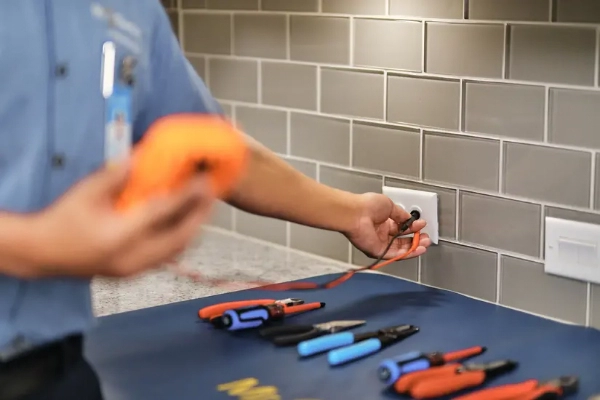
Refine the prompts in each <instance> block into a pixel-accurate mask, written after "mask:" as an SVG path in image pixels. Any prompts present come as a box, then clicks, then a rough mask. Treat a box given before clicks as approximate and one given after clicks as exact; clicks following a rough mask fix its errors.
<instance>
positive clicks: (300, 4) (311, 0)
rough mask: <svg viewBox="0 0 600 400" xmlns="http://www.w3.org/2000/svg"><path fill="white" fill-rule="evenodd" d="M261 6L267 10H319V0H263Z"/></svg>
mask: <svg viewBox="0 0 600 400" xmlns="http://www.w3.org/2000/svg"><path fill="white" fill-rule="evenodd" d="M261 8H262V9H263V10H265V11H296V12H316V11H319V0H262V2H261Z"/></svg>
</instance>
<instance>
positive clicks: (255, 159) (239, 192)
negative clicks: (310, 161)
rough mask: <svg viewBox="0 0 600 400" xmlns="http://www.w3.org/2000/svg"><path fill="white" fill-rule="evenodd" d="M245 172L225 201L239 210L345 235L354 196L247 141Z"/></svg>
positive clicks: (352, 213)
mask: <svg viewBox="0 0 600 400" xmlns="http://www.w3.org/2000/svg"><path fill="white" fill-rule="evenodd" d="M250 143H251V149H252V150H251V157H250V163H249V168H248V170H247V172H246V175H245V177H244V178H243V180H242V182H241V184H240V185H238V187H237V188H236V191H235V192H234V193H233V194H232V196H231V197H230V198H229V199H228V200H227V202H228V203H229V204H231V205H232V206H234V207H236V208H239V209H241V210H244V211H247V212H250V213H253V214H257V215H263V216H268V217H273V218H278V219H282V220H286V221H290V222H295V223H298V224H302V225H307V226H312V227H315V228H321V229H327V230H333V231H339V232H346V231H348V230H350V229H352V228H353V224H354V223H355V221H356V213H357V212H358V207H357V202H356V201H355V200H356V199H355V197H356V195H355V194H352V193H348V192H345V191H342V190H338V189H334V188H331V187H329V186H326V185H323V184H321V183H319V182H317V181H315V180H314V179H311V178H309V177H307V176H306V175H304V174H303V173H301V172H299V171H297V170H295V169H294V168H293V167H291V166H290V165H289V164H288V163H286V162H285V161H283V160H282V159H280V158H279V157H278V156H277V155H276V154H274V153H273V152H271V151H270V150H268V149H266V148H265V147H264V146H262V145H260V144H259V143H256V142H255V141H253V140H251V141H250Z"/></svg>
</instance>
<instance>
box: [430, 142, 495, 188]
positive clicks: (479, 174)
mask: <svg viewBox="0 0 600 400" xmlns="http://www.w3.org/2000/svg"><path fill="white" fill-rule="evenodd" d="M424 135H425V136H424V138H423V179H424V180H426V181H431V182H443V183H450V184H453V185H458V186H464V187H472V188H479V189H484V190H490V191H496V190H498V180H499V175H500V174H499V172H500V168H499V164H500V160H499V159H500V142H498V141H496V140H491V139H483V138H474V137H467V136H460V135H452V134H447V133H437V132H425V133H424Z"/></svg>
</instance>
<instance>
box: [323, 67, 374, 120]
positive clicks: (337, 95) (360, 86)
mask: <svg viewBox="0 0 600 400" xmlns="http://www.w3.org/2000/svg"><path fill="white" fill-rule="evenodd" d="M383 87H384V76H383V73H381V72H365V71H357V70H343V69H336V68H321V111H322V112H325V113H328V114H338V115H347V116H353V117H364V118H376V119H382V118H383V111H384V104H383V103H384V99H383Z"/></svg>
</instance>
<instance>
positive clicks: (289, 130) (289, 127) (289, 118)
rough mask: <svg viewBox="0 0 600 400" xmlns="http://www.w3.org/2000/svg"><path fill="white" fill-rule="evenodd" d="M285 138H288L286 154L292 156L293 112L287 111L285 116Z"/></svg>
mask: <svg viewBox="0 0 600 400" xmlns="http://www.w3.org/2000/svg"><path fill="white" fill-rule="evenodd" d="M285 120H286V121H285V136H286V148H285V152H286V154H287V155H288V156H291V155H292V112H291V111H289V110H288V111H286V116H285Z"/></svg>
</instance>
